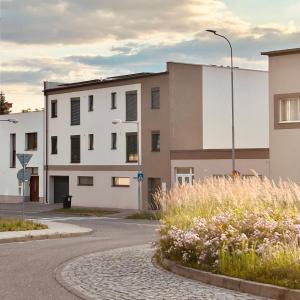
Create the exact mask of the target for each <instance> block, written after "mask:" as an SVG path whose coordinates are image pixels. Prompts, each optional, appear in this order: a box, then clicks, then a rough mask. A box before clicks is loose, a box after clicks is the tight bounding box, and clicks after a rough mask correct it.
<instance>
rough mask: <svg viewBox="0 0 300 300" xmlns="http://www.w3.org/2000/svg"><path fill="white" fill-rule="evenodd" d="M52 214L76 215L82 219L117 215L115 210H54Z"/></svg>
mask: <svg viewBox="0 0 300 300" xmlns="http://www.w3.org/2000/svg"><path fill="white" fill-rule="evenodd" d="M53 212H55V213H61V214H68V215H77V216H83V217H102V216H105V215H109V214H114V213H118V211H117V210H105V209H100V208H77V207H74V208H58V209H54V210H53Z"/></svg>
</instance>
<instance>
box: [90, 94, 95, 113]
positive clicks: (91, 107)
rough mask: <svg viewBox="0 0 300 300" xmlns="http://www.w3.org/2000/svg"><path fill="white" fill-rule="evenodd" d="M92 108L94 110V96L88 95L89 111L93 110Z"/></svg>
mask: <svg viewBox="0 0 300 300" xmlns="http://www.w3.org/2000/svg"><path fill="white" fill-rule="evenodd" d="M93 110H94V96H93V95H89V111H93Z"/></svg>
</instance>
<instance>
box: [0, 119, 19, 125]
mask: <svg viewBox="0 0 300 300" xmlns="http://www.w3.org/2000/svg"><path fill="white" fill-rule="evenodd" d="M0 121H1V122H10V123H14V124H16V123H19V121H18V120H17V119H5V120H0Z"/></svg>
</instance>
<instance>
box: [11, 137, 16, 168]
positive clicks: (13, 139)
mask: <svg viewBox="0 0 300 300" xmlns="http://www.w3.org/2000/svg"><path fill="white" fill-rule="evenodd" d="M10 167H11V168H15V167H16V134H15V133H11V134H10Z"/></svg>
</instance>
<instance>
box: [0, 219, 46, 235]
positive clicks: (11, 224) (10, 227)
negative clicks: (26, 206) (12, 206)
mask: <svg viewBox="0 0 300 300" xmlns="http://www.w3.org/2000/svg"><path fill="white" fill-rule="evenodd" d="M47 228H48V226H47V225H43V224H39V223H35V222H32V221H28V220H19V219H2V218H0V232H4V231H25V230H38V229H47Z"/></svg>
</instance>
